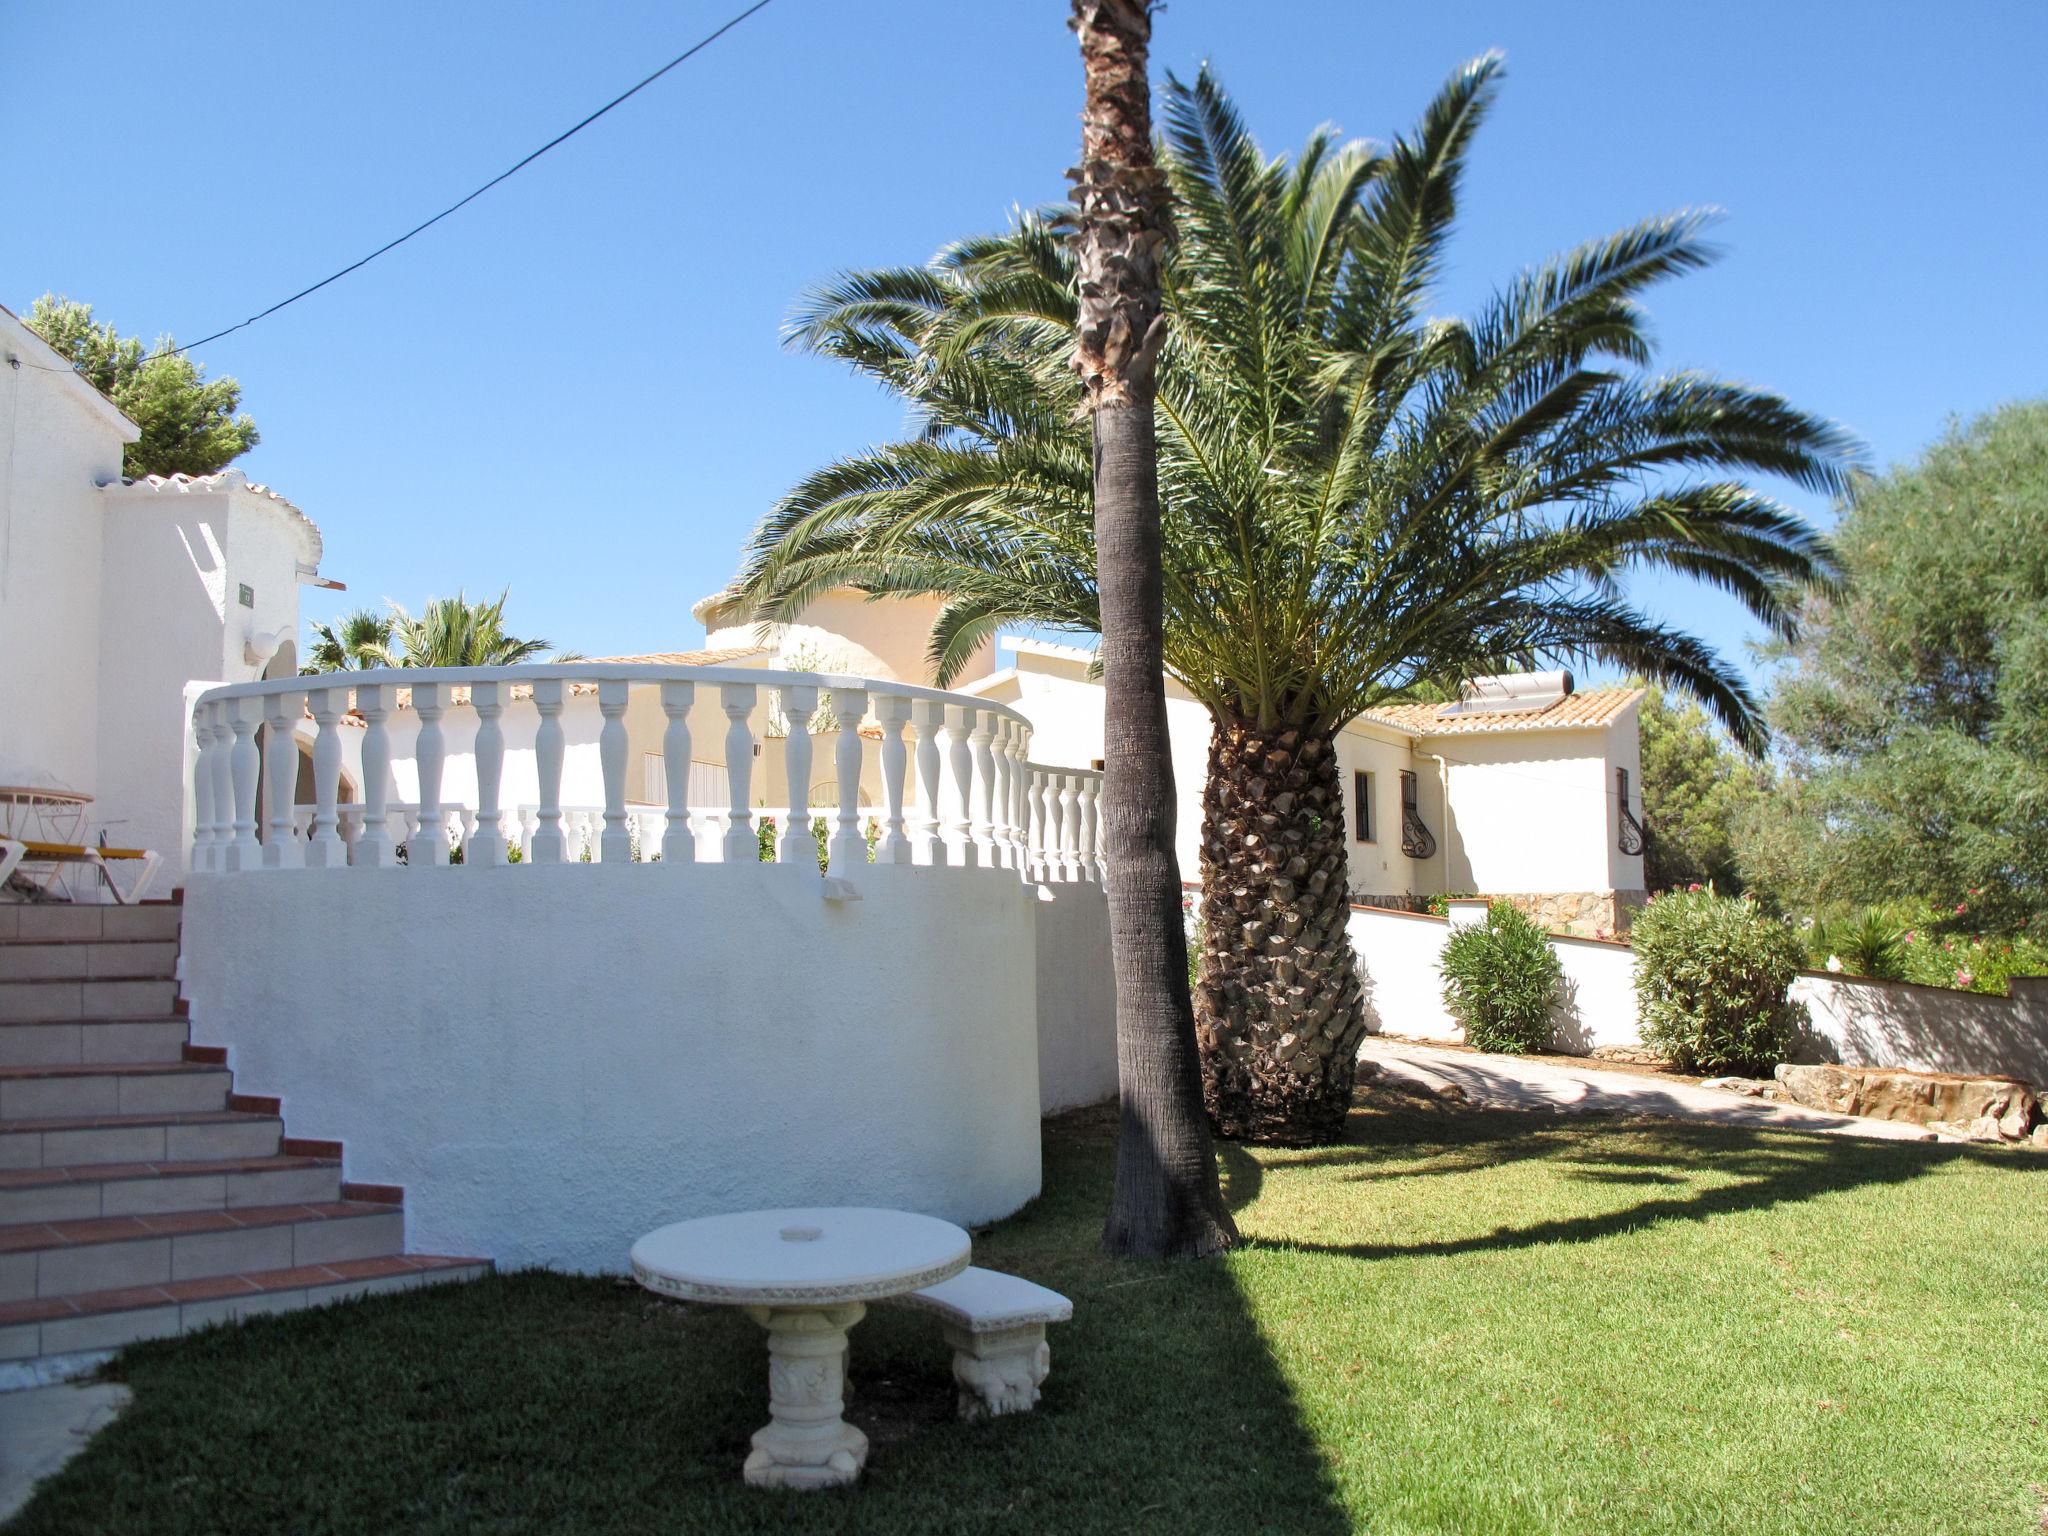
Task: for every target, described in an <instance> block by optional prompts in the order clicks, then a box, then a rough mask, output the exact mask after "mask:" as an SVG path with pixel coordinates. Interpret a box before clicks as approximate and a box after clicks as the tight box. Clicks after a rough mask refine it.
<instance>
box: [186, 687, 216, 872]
mask: <svg viewBox="0 0 2048 1536" xmlns="http://www.w3.org/2000/svg"><path fill="white" fill-rule="evenodd" d="M213 714H214V706H213V705H211V704H203V703H202V704H195V705H194V706H193V707H192V742H193V745H194V746H195V747H197V748H198V750H197V751H196V752H195V753H194V754H193V756H192V857H191V867H192V869H193V870H194V871H204V870H210V869H212V868H213Z"/></svg>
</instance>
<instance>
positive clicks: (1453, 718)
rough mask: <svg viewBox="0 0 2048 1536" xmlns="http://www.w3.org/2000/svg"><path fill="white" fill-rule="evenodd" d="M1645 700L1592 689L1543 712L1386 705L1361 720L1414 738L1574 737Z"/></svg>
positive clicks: (1629, 692) (1637, 693) (1636, 693)
mask: <svg viewBox="0 0 2048 1536" xmlns="http://www.w3.org/2000/svg"><path fill="white" fill-rule="evenodd" d="M1642 696H1643V690H1642V689H1640V688H1589V689H1587V690H1586V691H1585V692H1584V693H1568V694H1566V695H1565V696H1564V697H1563V698H1561V699H1553V700H1551V701H1550V702H1549V703H1547V704H1544V705H1543V706H1542V707H1541V708H1538V709H1502V710H1492V711H1487V712H1475V713H1472V714H1449V715H1446V714H1443V713H1442V711H1443V710H1444V709H1446V708H1448V707H1449V706H1447V705H1443V704H1385V705H1382V706H1381V707H1380V708H1378V709H1369V710H1367V711H1366V712H1365V714H1364V715H1362V716H1361V717H1360V718H1361V719H1365V720H1370V721H1372V722H1373V723H1374V724H1376V725H1389V726H1392V727H1393V728H1394V729H1395V730H1397V731H1406V732H1407V733H1408V734H1409V735H1411V736H1473V735H1479V734H1481V733H1485V732H1492V731H1572V730H1588V729H1593V728H1597V727H1599V726H1603V725H1611V724H1612V723H1613V722H1614V721H1616V720H1618V719H1619V718H1621V715H1622V713H1623V711H1625V710H1626V709H1628V708H1629V706H1630V705H1632V704H1634V703H1635V702H1636V701H1637V700H1638V699H1640V698H1641V697H1642Z"/></svg>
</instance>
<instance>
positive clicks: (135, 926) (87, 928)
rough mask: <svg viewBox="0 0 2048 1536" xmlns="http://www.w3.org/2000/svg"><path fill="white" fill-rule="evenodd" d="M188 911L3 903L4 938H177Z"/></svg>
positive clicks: (152, 905) (0, 929) (0, 932)
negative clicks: (180, 925)
mask: <svg viewBox="0 0 2048 1536" xmlns="http://www.w3.org/2000/svg"><path fill="white" fill-rule="evenodd" d="M184 915H185V909H184V908H183V907H180V906H176V905H173V904H172V903H170V902H154V901H150V902H144V903H143V904H142V905H141V906H139V907H115V906H95V905H92V904H90V903H78V904H73V905H66V904H64V903H61V902H57V903H50V904H48V905H44V904H40V903H37V904H30V903H27V902H8V903H0V939H176V938H177V937H178V928H179V924H180V922H181V921H182V920H183V918H184Z"/></svg>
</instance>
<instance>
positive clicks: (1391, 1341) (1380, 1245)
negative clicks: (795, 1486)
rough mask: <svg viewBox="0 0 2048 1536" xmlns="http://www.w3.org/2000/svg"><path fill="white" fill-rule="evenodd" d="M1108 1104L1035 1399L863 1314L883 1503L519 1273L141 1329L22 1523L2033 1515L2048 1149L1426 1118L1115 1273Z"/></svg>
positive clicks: (655, 1317) (1796, 1526) (624, 1312)
mask: <svg viewBox="0 0 2048 1536" xmlns="http://www.w3.org/2000/svg"><path fill="white" fill-rule="evenodd" d="M1110 1150H1111V1149H1110V1142H1109V1139H1108V1128H1107V1126H1106V1123H1105V1121H1104V1119H1103V1117H1101V1116H1100V1115H1095V1116H1084V1117H1080V1118H1077V1119H1072V1120H1068V1121H1066V1122H1060V1123H1055V1124H1053V1125H1052V1126H1050V1127H1049V1128H1048V1135H1047V1146H1046V1194H1045V1197H1044V1198H1043V1199H1042V1200H1040V1201H1039V1202H1037V1203H1036V1204H1035V1205H1034V1206H1033V1207H1032V1208H1031V1209H1030V1210H1028V1211H1026V1212H1025V1213H1024V1214H1023V1215H1021V1216H1019V1217H1017V1218H1015V1219H1013V1220H1011V1221H1008V1222H1005V1223H1003V1224H1002V1225H1000V1226H999V1227H997V1228H995V1229H994V1230H993V1231H990V1232H987V1233H984V1234H978V1235H977V1238H976V1244H975V1246H976V1255H977V1258H978V1259H979V1260H980V1261H981V1262H983V1263H987V1264H992V1265H995V1266H998V1267H1002V1268H1007V1269H1013V1270H1017V1271H1019V1272H1021V1273H1024V1274H1027V1275H1030V1276H1031V1277H1033V1278H1034V1279H1038V1280H1042V1281H1044V1282H1046V1283H1048V1284H1051V1285H1054V1286H1057V1287H1059V1288H1060V1289H1061V1290H1064V1291H1066V1292H1067V1293H1069V1294H1070V1295H1071V1296H1073V1298H1074V1301H1075V1308H1076V1316H1075V1321H1074V1322H1073V1323H1072V1324H1071V1325H1069V1326H1067V1327H1065V1328H1062V1329H1058V1330H1055V1332H1054V1335H1053V1338H1054V1346H1053V1374H1052V1377H1051V1379H1050V1381H1048V1383H1047V1390H1046V1397H1045V1400H1044V1402H1043V1403H1042V1404H1041V1405H1040V1408H1039V1411H1038V1412H1037V1413H1035V1414H1032V1415H1029V1416H1026V1417H1022V1418H1014V1419H1008V1420H1002V1421H998V1422H996V1423H993V1424H988V1425H978V1426H967V1425H961V1424H958V1423H955V1422H953V1421H952V1419H951V1417H950V1413H951V1396H952V1394H951V1389H950V1382H949V1379H948V1375H947V1369H946V1357H945V1351H944V1349H943V1347H942V1346H941V1344H940V1342H939V1340H938V1338H937V1336H936V1329H935V1328H933V1327H932V1326H931V1325H930V1324H929V1323H928V1322H926V1321H924V1320H921V1319H918V1318H916V1317H913V1316H910V1315H906V1314H901V1313H887V1312H882V1313H877V1314H875V1315H873V1316H871V1317H870V1318H869V1319H868V1320H867V1321H866V1322H864V1323H862V1324H861V1325H860V1327H859V1328H858V1329H857V1330H856V1332H855V1334H854V1363H855V1382H856V1394H857V1395H856V1398H855V1400H854V1403H853V1405H852V1409H851V1412H852V1416H853V1417H854V1418H855V1420H856V1421H857V1422H859V1423H860V1424H861V1425H862V1427H863V1428H865V1429H866V1430H867V1431H868V1433H869V1435H870V1436H871V1437H872V1439H873V1442H874V1448H873V1452H872V1454H871V1456H870V1459H869V1463H868V1470H867V1475H866V1477H865V1479H864V1480H863V1482H862V1484H861V1486H860V1487H859V1488H858V1489H856V1490H852V1491H850V1492H840V1493H830V1494H809V1495H804V1494H794V1495H792V1494H779V1495H769V1494H759V1493H754V1492H751V1491H749V1490H747V1489H745V1488H743V1487H742V1486H741V1485H740V1481H739V1465H740V1460H741V1457H742V1455H743V1453H744V1450H745V1446H746V1441H747V1436H748V1434H749V1433H750V1432H751V1431H752V1430H753V1429H754V1428H756V1427H757V1425H758V1424H759V1423H760V1422H761V1420H762V1419H763V1418H764V1416H765V1413H764V1399H765V1382H764V1375H765V1371H764V1365H763V1359H764V1357H763V1353H762V1350H761V1343H760V1338H759V1335H758V1333H757V1331H756V1330H755V1328H754V1326H753V1325H752V1324H751V1323H749V1322H747V1321H746V1320H745V1319H744V1318H743V1317H740V1316H738V1315H736V1314H734V1313H731V1312H727V1311H722V1310H717V1309H695V1308H692V1309H684V1308H680V1307H676V1306H673V1305H670V1304H667V1303H662V1302H657V1301H655V1300H654V1299H652V1298H651V1297H649V1296H647V1295H645V1294H643V1293H641V1292H639V1291H638V1290H636V1289H635V1288H633V1287H632V1286H631V1285H629V1284H626V1283H623V1282H616V1281H611V1280H590V1279H571V1278H565V1277H561V1276H555V1275H549V1274H540V1273H525V1274H516V1275H506V1276H501V1277H499V1278H497V1279H494V1280H490V1281H487V1282H484V1283H481V1284H477V1285H473V1286H465V1287H459V1288H451V1289H448V1290H444V1291H440V1292H425V1293H421V1294H418V1295H414V1296H403V1297H391V1298H382V1299H376V1300H370V1301H365V1302H359V1303H354V1304H350V1305H347V1306H343V1307H339V1308H335V1309H332V1310H329V1311H326V1312H322V1313H314V1314H307V1315H301V1316H297V1317H286V1318H278V1319H271V1320H263V1321H259V1322H255V1323H252V1324H250V1325H248V1326H246V1327H243V1328H239V1329H234V1330H226V1331H214V1332H211V1333H208V1334H203V1335H199V1336H196V1337H191V1338H187V1339H183V1340H175V1341H168V1342H165V1343H161V1344H153V1345H146V1346H142V1347H140V1348H137V1349H134V1350H131V1351H130V1352H128V1353H127V1354H125V1355H124V1356H122V1357H121V1358H120V1359H119V1360H118V1361H116V1362H115V1364H114V1366H113V1367H112V1368H111V1369H112V1373H113V1374H114V1375H116V1376H118V1377H120V1378H121V1379H123V1380H125V1381H128V1382H130V1383H131V1384H132V1385H133V1386H134V1389H135V1394H136V1395H135V1403H134V1406H133V1407H132V1408H131V1409H130V1410H129V1411H128V1413H127V1414H126V1415H125V1416H124V1417H123V1418H122V1419H121V1420H120V1421H119V1422H118V1423H117V1424H116V1425H115V1426H114V1427H113V1428H112V1429H111V1430H109V1431H108V1432H107V1433H106V1434H104V1435H103V1436H102V1437H101V1438H100V1439H99V1440H98V1441H96V1442H95V1443H94V1444H93V1445H92V1447H91V1448H90V1449H89V1450H88V1451H87V1452H86V1453H85V1454H84V1455H83V1456H82V1457H80V1458H79V1459H78V1460H77V1461H75V1462H74V1463H73V1464H72V1465H71V1466H70V1467H69V1468H68V1469H67V1470H66V1471H65V1472H64V1473H63V1474H62V1475H61V1477H59V1478H58V1479H57V1480H55V1481H54V1482H53V1483H51V1484H49V1485H47V1486H46V1487H45V1489H44V1491H43V1492H42V1494H41V1496H40V1497H39V1498H38V1499H37V1500H36V1501H35V1503H34V1504H32V1505H31V1506H30V1507H29V1509H28V1510H26V1511H25V1512H24V1513H23V1515H22V1517H21V1518H20V1520H19V1522H18V1524H17V1525H16V1526H14V1527H12V1529H13V1530H16V1531H19V1532H22V1533H29V1532H80V1533H82V1532H92V1533H95V1536H97V1533H103V1532H137V1533H140V1532H148V1533H151V1536H172V1533H179V1532H194V1533H197V1532H207V1533H214V1532H221V1533H235V1532H250V1533H255V1532H261V1533H265V1536H269V1533H274V1532H290V1533H315V1532H351V1533H353V1532H374V1533H379V1536H381V1533H385V1532H401V1531H403V1532H414V1531H432V1532H464V1533H471V1532H538V1531H548V1532H620V1533H624V1532H634V1533H645V1532H650V1531H663V1532H675V1533H678V1536H684V1533H687V1536H702V1533H719V1532H727V1531H757V1530H758V1531H768V1530H773V1531H783V1530H801V1531H834V1532H841V1531H844V1532H852V1531H873V1532H888V1533H892V1536H895V1533H911V1532H928V1531H982V1530H1018V1531H1047V1530H1049V1531H1057V1532H1060V1533H1061V1536H1076V1533H1082V1532H1093V1531H1104V1532H1108V1531H1117V1532H1122V1531H1132V1530H1147V1531H1162V1532H1186V1531H1219V1532H1223V1531H1228V1532H1240V1531H1251V1530H1266V1531H1276V1532H1289V1533H1306V1536H1314V1533H1322V1532H1343V1531H1372V1532H1375V1533H1396V1532H1419V1531H1458V1532H1468V1531H1469V1532H1483V1533H1486V1536H1498V1533H1513V1532H1549V1531H1569V1532H1615V1533H1629V1536H1636V1533H1642V1532H1657V1531H1671V1532H1682V1533H1686V1536H1697V1533H1699V1532H1702V1531H1728V1532H1744V1533H1753V1532H1784V1533H1794V1532H1797V1533H1801V1536H1812V1533H1824V1532H1846V1531H1855V1532H1910V1533H1914V1536H1920V1533H1933V1532H1955V1533H1959V1536H1960V1533H1968V1536H1995V1533H2001V1532H2009V1533H2012V1536H2021V1533H2026V1532H2035V1531H2037V1530H2038V1529H2039V1524H2038V1522H2039V1521H2040V1519H2041V1512H2042V1508H2043V1505H2044V1504H2048V1487H2044V1486H2043V1485H2048V1428H2044V1421H2048V1297H2044V1282H2048V1253H2044V1249H2043V1245H2042V1236H2043V1230H2044V1228H2043V1221H2042V1213H2043V1211H2044V1209H2048V1158H2044V1157H2041V1156H2039V1155H2038V1154H2029V1153H2020V1152H2001V1151H1983V1150H1977V1149H1973V1148H1963V1147H1957V1146H1932V1145H1924V1144H1910V1143H1897V1142H1862V1141H1852V1140H1847V1139H1841V1138H1827V1137H1810V1138H1808V1137H1795V1136H1790V1135H1784V1134H1762V1133H1753V1132H1743V1131H1735V1130H1728V1129H1721V1128H1705V1127H1699V1126H1682V1125H1669V1124H1641V1123H1637V1124H1621V1123H1615V1122H1603V1121H1598V1120H1577V1121H1574V1120H1562V1119H1556V1118H1550V1117H1542V1118H1531V1117H1521V1116H1512V1115H1498V1114H1441V1113H1436V1112H1432V1111H1427V1110H1423V1109H1420V1108H1412V1107H1402V1108H1396V1109H1391V1110H1385V1111H1367V1112H1361V1113H1360V1114H1358V1115H1356V1116H1354V1117H1353V1144H1352V1145H1350V1146H1346V1147H1343V1148H1339V1149H1334V1150H1324V1151H1318V1152H1291V1153H1290V1152H1276V1153H1248V1152H1245V1151H1241V1150H1239V1149H1236V1148H1231V1149H1227V1150H1226V1152H1225V1154H1224V1160H1223V1161H1224V1170H1225V1175H1226V1178H1227V1180H1228V1186H1229V1194H1230V1197H1231V1200H1232V1203H1233V1204H1234V1205H1235V1206H1236V1207H1237V1208H1238V1217H1239V1221H1240V1222H1241V1223H1242V1225H1243V1227H1244V1230H1245V1233H1246V1235H1247V1236H1248V1237H1249V1238H1251V1239H1252V1241H1251V1242H1250V1243H1249V1244H1248V1245H1247V1246H1246V1247H1245V1248H1244V1249H1243V1250H1242V1251H1241V1252H1239V1253H1237V1254H1235V1255H1234V1256H1232V1257H1231V1258H1230V1259H1229V1261H1228V1262H1225V1263H1215V1264H1209V1265H1202V1266H1174V1267H1161V1266H1146V1265H1129V1264H1114V1263H1110V1262H1107V1261H1105V1260H1103V1259H1100V1258H1098V1257H1097V1256H1096V1255H1095V1253H1094V1248H1093V1244H1094V1237H1095V1233H1096V1229H1097V1226H1098V1224H1099V1221H1100V1218H1101V1212H1102V1209H1103V1205H1104V1202H1105V1200H1106V1198H1107V1189H1108V1177H1109V1166H1110Z"/></svg>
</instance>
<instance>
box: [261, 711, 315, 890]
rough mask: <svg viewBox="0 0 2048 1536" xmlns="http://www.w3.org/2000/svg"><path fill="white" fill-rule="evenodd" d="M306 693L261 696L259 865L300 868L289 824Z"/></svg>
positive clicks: (293, 828) (300, 859) (299, 850)
mask: <svg viewBox="0 0 2048 1536" xmlns="http://www.w3.org/2000/svg"><path fill="white" fill-rule="evenodd" d="M305 708H306V696H305V695H304V694H303V693H299V692H285V693H269V694H265V695H264V696H263V867H264V868H265V869H302V868H304V867H305V863H306V857H305V849H304V848H303V847H302V846H301V845H300V843H299V838H298V829H297V827H296V826H295V825H294V824H293V820H292V811H293V808H294V807H293V803H294V802H295V801H296V800H297V799H298V795H299V740H298V725H299V720H300V717H301V716H302V715H303V714H304V713H305Z"/></svg>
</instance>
